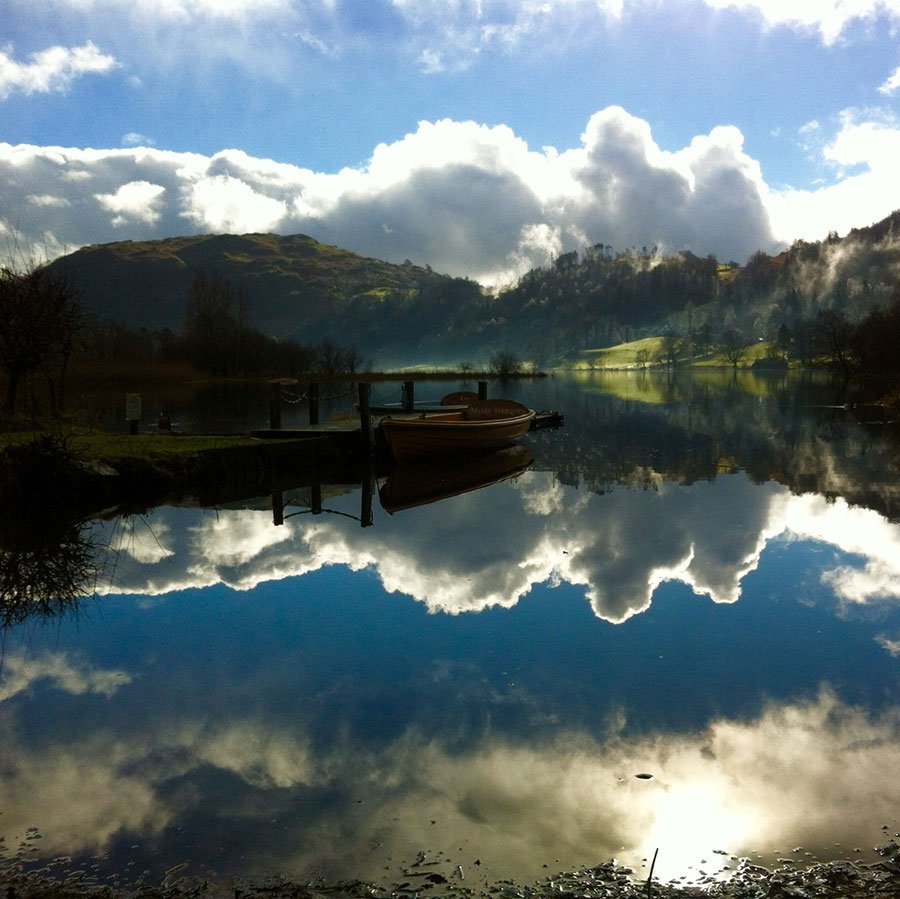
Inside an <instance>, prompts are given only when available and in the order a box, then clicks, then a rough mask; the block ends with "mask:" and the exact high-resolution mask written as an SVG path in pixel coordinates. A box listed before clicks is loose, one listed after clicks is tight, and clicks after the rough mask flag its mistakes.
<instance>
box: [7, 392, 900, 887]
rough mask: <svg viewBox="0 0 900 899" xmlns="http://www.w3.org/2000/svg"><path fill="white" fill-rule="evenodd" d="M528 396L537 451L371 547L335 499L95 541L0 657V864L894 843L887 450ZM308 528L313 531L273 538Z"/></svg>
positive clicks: (400, 520) (811, 412) (633, 858)
mask: <svg viewBox="0 0 900 899" xmlns="http://www.w3.org/2000/svg"><path fill="white" fill-rule="evenodd" d="M701 387H702V385H701ZM545 389H546V390H547V391H548V394H547V398H549V401H545V402H540V403H537V402H536V403H535V405H542V406H547V407H560V408H564V409H565V411H566V429H565V430H564V431H560V432H556V433H539V434H534V435H531V436H530V437H529V438H528V439H527V441H526V443H527V446H526V448H525V450H524V453H523V452H521V451H517V452H516V453H511V454H507V456H506V459H507V461H508V462H510V463H512V461H515V458H516V457H518V462H521V463H524V462H525V459H526V457H529V458H533V462H532V463H531V464H530V465H527V464H522V465H521V466H520V465H518V464H517V465H513V464H510V466H509V468H507V469H504V470H499V469H498V470H494V471H493V472H481V473H479V477H478V478H473V479H472V480H471V481H469V482H468V483H462V484H461V483H460V482H459V480H458V479H455V478H454V476H453V474H452V472H451V471H450V470H446V469H445V470H444V472H443V473H442V474H440V475H437V476H436V475H435V473H434V472H431V473H430V474H429V476H428V477H416V478H415V479H414V483H413V487H414V488H415V489H410V488H408V487H404V485H403V484H402V481H401V483H400V487H403V493H404V496H403V497H401V499H400V500H398V501H397V504H396V506H395V505H393V503H392V501H391V496H392V495H393V491H395V490H400V487H397V482H396V481H395V482H394V486H392V487H391V489H390V490H385V489H384V488H385V487H386V486H387V485H386V483H382V484H381V487H382V506H383V507H379V506H378V505H376V504H374V503H371V504H370V505H371V507H372V508H371V516H372V523H373V526H372V527H367V528H365V529H363V528H360V526H359V523H360V522H359V520H358V519H360V518H362V517H364V516H363V515H361V514H360V511H361V509H364V508H365V505H366V504H365V499H364V497H363V493H364V491H363V490H362V489H361V488H360V486H359V485H330V486H329V485H319V487H318V492H316V488H315V487H310V486H307V487H305V488H303V489H302V490H297V491H289V490H288V491H285V492H284V494H283V496H282V498H281V499H282V504H281V506H280V508H281V509H282V512H283V516H282V523H281V524H280V525H277V526H275V525H274V524H273V508H272V503H271V497H262V498H259V500H258V501H256V502H249V503H241V504H240V507H236V508H230V507H229V508H226V507H222V508H219V509H216V510H200V509H187V508H161V509H158V510H155V511H154V512H153V513H151V514H148V515H146V516H144V517H134V518H131V519H127V520H118V521H115V522H108V523H106V524H104V525H103V529H104V531H103V539H104V541H105V542H107V543H108V544H109V545H110V546H111V547H112V548H113V550H114V557H115V559H116V570H115V584H114V591H113V592H111V593H110V594H109V595H108V596H105V597H103V598H100V599H98V602H97V609H98V612H97V614H95V615H91V616H87V617H86V618H82V619H81V620H80V621H79V623H78V624H79V626H78V627H74V626H72V625H71V624H70V623H67V622H65V621H63V622H61V623H60V624H59V625H58V626H57V627H55V628H53V629H52V633H50V630H49V629H45V630H42V629H27V630H26V629H21V628H20V629H16V628H11V629H9V631H8V634H7V639H6V642H5V645H4V661H3V669H2V679H0V700H2V704H0V745H2V751H3V755H2V758H3V760H4V761H3V765H4V768H3V771H4V785H5V786H4V795H3V798H2V800H0V803H2V804H0V811H2V812H3V815H2V817H0V832H2V835H3V836H5V837H6V839H7V841H8V842H12V841H13V840H15V839H18V838H20V837H21V836H22V835H23V834H24V833H26V831H27V828H29V827H31V826H39V827H40V829H41V832H42V834H43V840H41V843H40V855H41V857H44V856H47V857H50V856H52V855H57V854H67V855H97V854H101V853H104V854H107V855H108V859H109V865H110V866H115V867H117V868H119V869H124V868H126V867H127V865H128V864H131V865H132V866H133V869H134V870H143V869H145V868H146V869H149V870H151V871H152V872H154V873H156V874H161V873H162V872H163V871H165V870H166V869H167V868H168V867H169V866H171V865H172V864H175V863H178V862H181V861H189V864H190V870H191V872H192V873H195V874H198V875H202V876H212V877H213V878H228V877H230V876H236V875H240V874H246V873H264V872H271V871H279V872H283V873H286V874H290V875H294V876H299V877H302V876H304V875H307V874H308V873H309V872H310V871H312V870H314V869H319V870H321V871H323V873H325V874H326V875H327V876H332V877H339V876H357V877H365V878H371V879H379V880H380V879H384V880H388V881H393V880H396V879H397V878H398V877H399V876H400V870H401V869H402V868H403V867H404V866H406V865H408V863H409V862H410V861H411V860H413V859H415V857H416V854H417V853H418V852H419V851H428V852H430V853H432V855H433V857H436V858H439V859H440V860H441V861H442V862H444V863H446V865H447V871H448V872H452V871H454V870H456V867H455V866H456V865H461V866H462V868H463V870H464V872H465V877H466V880H465V885H467V886H478V885H479V884H480V883H481V882H483V881H484V880H486V879H490V880H494V879H496V878H498V877H505V876H513V877H516V878H518V879H532V878H535V877H538V876H541V875H543V874H546V873H548V870H547V869H546V868H544V867H543V866H544V865H547V866H548V867H549V870H550V871H551V872H552V871H554V870H558V869H562V868H571V867H576V866H581V865H586V864H594V863H596V862H599V861H603V860H605V859H608V858H610V857H613V856H615V857H617V858H618V859H620V860H621V861H623V862H625V863H628V864H631V865H633V866H634V867H635V869H636V871H637V872H638V873H637V875H636V876H638V877H640V876H641V872H642V871H643V872H644V876H646V868H643V869H642V867H641V865H642V864H644V862H643V861H642V860H643V859H649V858H650V857H652V855H653V851H654V850H655V849H656V848H658V849H659V857H658V860H657V863H656V873H657V874H659V875H660V876H662V877H664V878H669V877H679V876H682V875H689V876H700V875H699V871H700V870H701V869H702V870H704V871H709V872H712V871H714V870H717V869H719V868H722V867H723V866H730V867H732V868H733V867H734V865H735V864H736V861H735V859H734V858H732V856H749V857H751V858H752V859H756V857H757V854H759V856H760V858H761V859H762V860H763V861H769V860H771V859H773V858H776V857H785V856H789V855H795V856H796V857H797V858H798V860H800V861H803V860H808V859H809V858H811V857H816V858H819V859H827V858H834V857H841V856H845V855H853V853H854V850H855V849H856V848H860V849H862V850H866V851H868V850H870V849H871V847H872V846H873V845H875V843H876V842H879V841H880V840H881V839H883V837H884V832H883V831H882V829H881V828H882V825H887V826H889V827H890V829H891V832H895V831H896V830H898V829H900V826H898V824H900V822H898V818H897V809H898V808H900V787H898V786H897V784H896V771H897V769H898V765H900V740H898V737H900V707H898V705H897V702H896V696H897V688H898V686H900V668H898V664H900V662H898V660H900V606H898V602H897V600H898V598H900V527H898V525H897V523H896V520H895V519H893V518H892V517H891V515H890V514H886V513H889V512H890V510H891V509H892V508H894V504H895V501H896V491H897V484H898V477H897V472H896V468H895V467H894V468H892V465H893V464H894V460H895V459H896V453H895V449H894V446H893V444H892V443H891V440H890V439H889V437H888V435H887V434H885V433H884V432H883V431H879V432H876V433H874V434H873V433H871V432H870V431H868V430H867V428H866V426H865V425H864V424H861V423H859V422H858V421H856V420H855V419H853V418H852V414H853V413H852V412H851V410H845V409H841V410H834V409H832V410H830V411H829V410H826V408H825V404H824V403H800V402H799V398H797V399H792V400H790V401H789V402H782V400H781V398H779V396H778V395H777V394H776V395H774V396H773V398H772V399H771V400H765V401H762V400H760V398H759V397H754V396H750V397H749V400H748V395H747V394H746V393H744V394H741V395H740V396H735V397H733V398H732V400H731V402H732V406H731V407H730V409H729V408H725V409H724V410H723V408H722V407H721V406H720V405H718V404H717V403H718V401H717V403H713V402H712V401H711V400H710V401H709V403H708V407H706V408H704V407H703V405H702V404H696V405H695V408H694V409H693V411H692V410H691V409H690V408H688V407H689V406H690V403H688V404H687V406H688V407H686V405H685V404H684V403H674V402H670V400H665V401H662V400H661V401H659V402H655V403H646V404H638V403H636V402H635V400H634V399H632V398H628V397H626V396H622V395H621V393H615V392H607V393H598V394H596V395H594V394H592V393H590V392H587V391H580V392H578V393H573V394H571V397H572V401H571V403H570V404H566V403H564V402H558V401H557V402H554V401H553V396H552V392H553V391H554V390H556V389H557V385H553V384H550V385H547V387H546V388H545ZM696 389H697V390H700V389H701V388H700V387H698V388H696ZM809 398H810V397H809V396H808V395H807V396H806V399H809ZM556 399H557V400H559V399H561V397H556ZM663 399H665V398H663ZM782 406H783V407H784V408H782ZM788 409H792V410H793V413H792V414H793V416H794V417H793V418H791V416H790V415H789V414H788V411H787V410H788ZM804 410H805V411H804ZM837 416H844V418H841V419H840V422H841V424H840V427H829V428H824V429H823V425H822V422H823V417H824V419H825V420H828V421H831V422H834V421H836V420H838V419H837ZM717 419H718V420H719V422H720V425H721V426H720V427H713V425H712V422H713V421H714V420H717ZM787 435H790V436H787ZM509 475H513V476H512V477H509ZM807 475H814V476H815V478H816V486H817V487H818V488H819V489H817V490H812V489H808V488H809V487H810V486H811V484H810V479H809V478H806V481H804V477H805V476H807ZM422 483H424V484H425V485H426V486H425V488H424V489H425V492H424V493H421V492H420V493H418V494H417V493H416V491H417V490H419V489H420V487H421V484H422ZM435 484H437V488H436V487H435ZM473 486H476V487H477V486H480V488H481V489H476V490H467V489H466V488H467V487H468V488H471V487H473ZM823 486H824V487H826V488H827V489H825V490H824V491H823V490H822V487H823ZM837 488H839V489H837ZM369 489H370V491H371V486H370V488H369ZM440 493H449V494H452V496H450V497H448V498H443V499H440V501H434V502H426V503H422V502H420V500H421V499H422V498H423V497H424V498H426V499H430V498H432V497H433V496H436V495H437V494H440ZM372 495H373V496H374V491H372ZM409 496H412V497H413V501H407V500H408V498H409ZM385 497H387V502H385ZM397 506H403V507H404V508H403V511H402V513H401V514H391V512H392V511H395V509H396V508H397ZM317 508H318V509H322V510H326V509H327V510H330V511H332V512H337V513H342V514H330V515H328V514H302V515H294V514H292V511H293V510H298V511H299V510H309V511H310V512H312V511H314V510H315V509H317ZM353 519H356V520H353ZM642 773H648V774H652V775H653V776H652V778H649V779H644V778H638V777H636V775H638V774H642ZM795 850H796V851H795ZM862 855H863V856H864V855H865V852H864V853H862ZM476 862H480V864H476Z"/></svg>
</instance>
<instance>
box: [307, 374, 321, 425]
mask: <svg viewBox="0 0 900 899" xmlns="http://www.w3.org/2000/svg"><path fill="white" fill-rule="evenodd" d="M306 395H307V397H308V398H309V423H310V424H311V425H317V424H318V423H319V383H318V381H310V382H309V387H308V388H307V390H306Z"/></svg>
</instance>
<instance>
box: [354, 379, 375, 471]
mask: <svg viewBox="0 0 900 899" xmlns="http://www.w3.org/2000/svg"><path fill="white" fill-rule="evenodd" d="M370 389H371V385H370V384H369V383H368V382H367V381H360V382H359V384H358V385H357V395H358V397H359V403H358V405H359V432H360V434H361V436H362V445H363V449H364V450H365V451H366V453H368V454H369V455H370V456H371V455H372V454H373V453H374V452H375V429H374V428H373V427H372V412H371V409H370V405H369V392H370Z"/></svg>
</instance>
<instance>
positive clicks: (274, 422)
mask: <svg viewBox="0 0 900 899" xmlns="http://www.w3.org/2000/svg"><path fill="white" fill-rule="evenodd" d="M269 427H270V428H271V429H272V430H273V431H279V430H281V384H279V383H278V381H272V382H271V383H270V384H269Z"/></svg>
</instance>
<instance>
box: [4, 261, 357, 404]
mask: <svg viewBox="0 0 900 899" xmlns="http://www.w3.org/2000/svg"><path fill="white" fill-rule="evenodd" d="M247 313H248V310H247V303H246V298H245V296H244V294H243V293H242V291H241V290H240V289H239V288H237V287H235V286H234V285H233V284H231V283H230V282H229V281H227V280H226V279H224V278H222V277H220V276H219V275H217V274H209V273H206V272H200V273H199V274H198V275H197V276H196V278H195V279H194V281H193V283H192V284H191V286H190V289H189V291H188V295H187V297H186V301H185V316H184V323H183V326H182V329H181V331H180V332H176V331H173V330H171V329H169V328H163V329H148V328H129V327H127V326H125V325H122V324H120V323H116V322H111V321H106V320H103V319H99V318H96V317H93V316H91V315H89V314H87V313H86V312H85V310H84V308H83V305H82V297H81V290H80V289H79V288H78V287H77V286H75V285H74V283H73V282H72V281H71V280H70V279H68V278H67V277H66V276H65V275H62V274H60V273H59V272H58V271H55V270H52V269H50V268H48V267H46V266H37V265H31V266H28V267H26V268H25V269H16V268H14V267H11V266H6V267H2V268H0V373H2V374H3V376H4V381H5V391H4V400H3V406H2V412H3V414H4V415H6V416H11V415H13V414H15V412H16V411H17V408H18V406H19V405H20V401H21V393H22V389H23V386H26V385H27V387H28V391H27V393H28V399H29V401H30V405H31V408H32V409H35V408H37V407H38V406H39V405H40V404H41V403H40V401H39V399H38V394H39V393H40V394H41V395H42V396H44V397H46V405H47V407H48V408H49V410H50V412H51V413H59V412H61V411H63V409H64V407H65V383H66V377H67V374H68V373H69V372H70V370H71V368H72V367H73V365H74V364H76V363H81V364H86V365H94V366H96V367H100V368H102V366H104V365H108V364H110V363H119V364H121V363H125V364H127V365H130V366H140V365H145V366H154V367H158V366H162V365H165V364H166V363H171V362H187V363H188V364H190V365H191V366H192V367H193V368H195V369H197V371H199V372H200V373H202V374H205V375H208V376H210V377H225V378H237V377H259V376H271V377H294V376H298V375H302V374H354V373H356V372H359V371H361V370H363V369H364V368H365V366H366V362H365V360H364V359H363V357H362V355H361V354H360V352H359V351H358V350H357V349H356V348H355V347H353V346H343V345H340V344H338V343H335V342H334V341H332V340H329V339H327V338H325V339H322V340H319V341H318V342H316V343H314V344H304V343H301V342H299V341H297V340H295V339H292V338H287V339H277V338H274V337H269V336H267V335H265V334H263V333H262V332H261V331H259V330H258V329H256V328H254V327H253V326H252V325H250V324H249V318H248V314H247Z"/></svg>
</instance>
